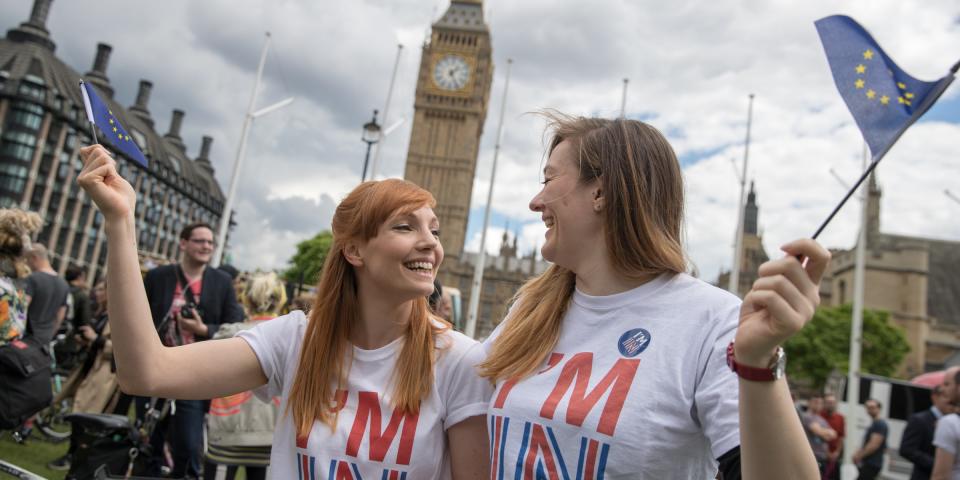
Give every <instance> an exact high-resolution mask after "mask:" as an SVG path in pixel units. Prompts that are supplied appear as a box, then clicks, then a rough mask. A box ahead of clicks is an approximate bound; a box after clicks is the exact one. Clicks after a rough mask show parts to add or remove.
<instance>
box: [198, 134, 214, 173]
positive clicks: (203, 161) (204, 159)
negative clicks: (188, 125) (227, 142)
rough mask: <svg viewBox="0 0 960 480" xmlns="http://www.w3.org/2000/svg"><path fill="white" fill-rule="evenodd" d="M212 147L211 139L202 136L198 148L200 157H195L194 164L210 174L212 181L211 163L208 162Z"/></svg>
mask: <svg viewBox="0 0 960 480" xmlns="http://www.w3.org/2000/svg"><path fill="white" fill-rule="evenodd" d="M212 145H213V137H211V136H209V135H204V136H203V144H202V145H201V146H200V156H198V157H197V159H196V162H197V166H199V167H200V168H202V169H203V170H206V171H207V173H209V174H210V178H211V179H213V163H211V162H210V147H211V146H212Z"/></svg>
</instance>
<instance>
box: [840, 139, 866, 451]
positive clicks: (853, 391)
mask: <svg viewBox="0 0 960 480" xmlns="http://www.w3.org/2000/svg"><path fill="white" fill-rule="evenodd" d="M869 156H870V152H869V150H868V149H867V145H866V144H864V145H863V168H866V167H867V158H868V157H869ZM860 202H861V205H860V234H859V235H858V237H857V249H856V252H855V253H854V266H853V321H852V322H851V325H850V358H849V359H848V363H849V366H850V367H849V370H848V371H847V405H849V406H850V411H848V412H847V418H850V419H852V418H854V417H853V416H854V415H856V413H857V412H856V409H857V408H858V405H860V348H861V345H862V343H863V287H864V259H865V257H866V246H867V215H868V212H867V208H868V205H869V203H870V189H869V188H865V189H863V190H861V191H860ZM859 440H860V439H858V438H854V436H853V435H847V437H846V440H844V446H843V452H844V453H843V457H844V463H846V464H848V465H849V464H850V463H851V462H852V461H853V460H852V459H853V452H854V451H856V449H857V447H858V443H857V442H858V441H859Z"/></svg>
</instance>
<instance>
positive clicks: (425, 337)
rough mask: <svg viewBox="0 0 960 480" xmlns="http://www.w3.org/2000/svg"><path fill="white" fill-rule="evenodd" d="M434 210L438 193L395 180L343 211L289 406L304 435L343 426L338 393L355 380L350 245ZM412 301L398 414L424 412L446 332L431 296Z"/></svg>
mask: <svg viewBox="0 0 960 480" xmlns="http://www.w3.org/2000/svg"><path fill="white" fill-rule="evenodd" d="M435 204H436V201H435V200H434V198H433V195H431V194H430V192H428V191H426V190H424V189H422V188H420V187H418V186H417V185H415V184H413V183H411V182H408V181H405V180H398V179H388V180H383V181H371V182H364V183H362V184H360V185H359V186H358V187H356V188H355V189H353V191H352V192H350V194H349V195H347V198H345V199H344V200H343V201H342V202H340V205H339V206H337V210H336V213H335V214H334V216H333V222H332V230H333V245H331V247H330V252H329V253H328V254H327V259H326V261H325V262H324V265H323V272H322V273H321V274H320V281H319V284H318V285H317V298H316V301H315V303H314V305H313V308H312V309H311V310H310V320H309V323H308V324H307V331H306V333H305V334H304V338H303V347H302V348H301V349H300V362H299V364H298V366H297V371H296V375H295V377H294V380H293V386H292V387H291V388H290V399H289V402H288V405H287V412H288V413H291V414H292V415H293V424H294V426H295V427H296V429H297V435H298V436H299V435H304V434H306V433H308V432H309V431H310V429H311V428H312V426H313V422H315V421H317V420H319V421H321V422H324V423H326V424H327V425H329V426H330V427H331V428H332V427H333V426H334V425H335V424H336V413H335V412H336V409H334V408H333V407H334V406H335V405H336V400H335V398H334V395H335V394H336V392H337V390H339V389H342V388H343V387H344V385H345V383H346V378H347V375H348V374H349V369H350V362H351V358H350V354H351V353H352V350H351V349H350V342H349V338H350V330H351V328H352V327H353V325H354V324H355V323H356V322H357V321H358V319H359V317H360V310H361V305H360V303H359V298H358V295H357V277H356V274H355V272H354V270H353V266H352V265H350V263H348V262H347V260H346V258H344V256H343V249H344V246H345V245H346V244H347V243H349V242H351V241H366V240H369V239H371V238H373V237H375V236H376V235H377V231H378V230H379V228H380V225H382V224H383V222H385V221H387V220H388V219H389V218H390V217H391V216H393V215H394V214H406V213H410V212H413V211H414V210H417V209H418V208H421V207H423V206H429V207H431V208H432V207H433V206H434V205H435ZM412 302H413V309H412V311H411V313H410V318H409V322H408V323H407V330H406V333H405V335H404V343H403V347H402V349H401V351H400V358H399V360H398V361H397V364H396V366H395V367H394V373H393V382H392V383H393V395H392V401H393V406H394V408H396V409H399V410H401V411H403V412H409V413H413V412H416V411H418V410H419V408H420V401H421V400H422V399H423V398H425V397H426V396H427V395H428V394H429V393H430V389H431V387H432V385H433V363H434V358H435V345H436V343H435V340H436V335H437V334H438V333H440V332H442V331H443V330H444V329H445V328H443V327H438V326H437V324H435V323H434V322H433V321H432V320H431V318H432V317H431V315H430V313H429V312H430V310H429V308H428V307H427V300H426V298H425V297H424V298H418V299H416V300H412ZM384 387H385V388H386V386H384Z"/></svg>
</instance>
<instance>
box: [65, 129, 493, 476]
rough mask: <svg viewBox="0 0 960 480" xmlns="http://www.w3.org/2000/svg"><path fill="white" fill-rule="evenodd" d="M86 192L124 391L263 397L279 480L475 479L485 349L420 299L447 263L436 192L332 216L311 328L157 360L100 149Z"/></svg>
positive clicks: (390, 193) (387, 197) (480, 467)
mask: <svg viewBox="0 0 960 480" xmlns="http://www.w3.org/2000/svg"><path fill="white" fill-rule="evenodd" d="M81 157H82V159H83V161H84V169H83V172H82V173H81V175H80V177H79V179H78V181H79V182H80V185H82V186H83V188H84V189H85V190H86V191H87V193H88V194H89V195H90V196H91V198H93V200H94V202H96V204H97V206H98V207H99V208H100V211H101V212H102V213H103V215H104V218H105V220H106V227H105V228H106V232H107V235H108V238H109V241H110V248H109V250H108V253H107V265H108V268H109V270H110V276H109V277H108V284H107V288H108V290H109V291H110V297H111V300H110V323H111V328H112V329H113V339H114V345H115V349H114V350H115V356H116V359H117V374H118V376H119V378H120V384H121V386H122V387H123V389H124V390H125V391H127V392H128V393H133V394H137V395H147V396H158V397H166V398H178V399H184V398H185V399H205V398H212V397H222V396H226V395H230V394H234V393H238V392H242V391H245V390H251V389H256V388H258V387H264V388H261V389H260V390H259V392H260V393H261V394H263V395H264V397H266V398H269V397H270V396H274V395H278V396H280V397H281V411H282V412H284V414H283V416H282V417H281V419H280V421H279V423H278V425H277V427H276V430H275V434H274V442H273V449H272V453H271V465H270V469H271V476H272V477H273V478H282V479H284V480H286V479H290V478H301V479H311V480H312V479H316V478H331V479H333V478H361V477H362V478H389V479H401V478H407V479H411V480H412V479H421V478H423V479H426V478H451V477H453V478H458V479H460V478H482V477H485V476H486V475H487V474H488V455H487V449H488V446H487V440H486V428H485V421H484V416H483V415H484V413H485V411H486V405H487V402H488V398H489V395H490V385H489V383H488V382H487V381H486V380H484V379H481V378H480V377H478V376H477V373H476V370H475V365H476V364H478V363H479V362H480V361H481V360H482V355H483V353H482V348H481V345H479V344H477V343H476V342H474V341H473V340H472V339H469V338H467V337H465V336H463V335H461V334H459V333H456V332H453V331H451V330H450V329H449V326H448V324H446V323H443V322H442V321H441V320H439V319H438V318H437V317H435V316H433V315H431V314H430V313H429V311H428V309H427V301H426V296H427V295H429V294H430V293H431V292H432V291H433V279H434V277H435V276H436V272H437V269H438V268H439V266H440V262H441V261H442V260H443V248H442V247H441V246H440V242H439V240H438V228H439V225H438V221H437V217H436V215H434V213H433V209H432V207H433V205H434V200H433V196H432V195H430V193H429V192H427V191H426V190H423V189H421V188H419V187H417V186H416V185H414V184H412V183H409V182H405V181H402V180H384V181H381V182H366V183H363V184H361V185H360V186H358V187H357V188H355V189H354V190H353V191H352V192H351V193H350V194H349V195H348V196H347V197H346V198H345V199H344V200H343V202H341V203H340V205H339V206H338V207H337V210H336V213H335V214H334V217H333V224H332V230H333V237H334V241H333V245H332V246H331V248H330V252H329V254H328V256H327V260H326V263H325V265H324V269H323V273H322V274H321V277H320V282H319V285H318V288H317V290H318V292H319V293H318V296H317V300H316V303H315V304H314V306H313V308H312V310H311V312H310V318H309V319H308V318H306V317H305V316H304V314H303V313H302V312H299V311H297V312H293V313H291V314H289V315H287V316H285V317H281V318H278V319H276V320H271V321H269V322H264V323H262V324H261V325H259V326H257V327H255V328H253V329H251V330H246V331H244V332H242V333H240V334H239V335H238V337H239V338H232V339H225V340H217V341H210V342H199V343H194V344H190V345H185V346H182V347H175V348H165V347H164V346H163V345H161V343H160V340H159V338H158V337H157V334H156V332H155V331H154V329H153V326H152V324H151V322H150V310H149V307H148V306H147V302H146V297H145V296H144V294H143V287H142V282H141V280H140V271H139V266H138V263H137V250H136V240H135V239H136V235H135V232H134V221H133V212H134V205H135V198H136V195H135V193H134V191H133V189H132V188H131V187H130V185H129V183H127V182H126V181H125V180H124V179H123V178H122V177H120V176H119V175H118V174H117V171H116V164H115V162H114V160H113V159H112V158H111V157H110V155H109V154H108V153H107V152H106V150H104V149H103V148H102V147H100V146H98V145H94V146H91V147H86V148H84V149H82V150H81Z"/></svg>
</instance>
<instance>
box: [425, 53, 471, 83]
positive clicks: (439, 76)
mask: <svg viewBox="0 0 960 480" xmlns="http://www.w3.org/2000/svg"><path fill="white" fill-rule="evenodd" d="M469 79H470V66H469V65H467V62H466V60H464V59H463V57H460V56H457V55H446V56H444V57H442V58H440V60H438V61H437V63H436V65H434V66H433V83H434V84H436V85H437V86H438V87H440V88H442V89H444V90H460V89H461V88H463V87H464V86H466V85H467V80H469Z"/></svg>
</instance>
